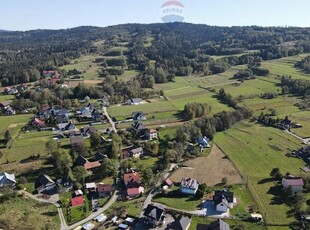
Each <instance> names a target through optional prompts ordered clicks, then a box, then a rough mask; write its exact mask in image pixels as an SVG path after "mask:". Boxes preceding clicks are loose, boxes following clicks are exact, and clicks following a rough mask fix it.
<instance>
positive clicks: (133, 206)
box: [105, 197, 145, 217]
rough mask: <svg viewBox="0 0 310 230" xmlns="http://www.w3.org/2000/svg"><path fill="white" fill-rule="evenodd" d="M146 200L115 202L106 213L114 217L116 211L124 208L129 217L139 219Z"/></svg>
mask: <svg viewBox="0 0 310 230" xmlns="http://www.w3.org/2000/svg"><path fill="white" fill-rule="evenodd" d="M144 199H145V198H144V197H141V198H138V199H134V200H129V201H119V202H115V203H114V204H113V205H112V206H111V207H110V208H109V209H108V210H106V211H105V213H106V215H107V216H108V217H113V216H114V211H115V210H117V209H119V208H121V207H124V208H125V209H126V211H127V215H129V216H134V217H138V216H140V213H141V211H142V208H143V202H144Z"/></svg>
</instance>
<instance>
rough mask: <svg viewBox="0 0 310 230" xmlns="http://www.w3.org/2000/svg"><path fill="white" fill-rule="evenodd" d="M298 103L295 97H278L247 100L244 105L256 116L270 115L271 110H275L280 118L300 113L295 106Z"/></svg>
mask: <svg viewBox="0 0 310 230" xmlns="http://www.w3.org/2000/svg"><path fill="white" fill-rule="evenodd" d="M296 102H298V99H297V98H295V97H291V96H278V97H277V98H274V99H263V98H253V99H245V100H244V101H243V102H242V104H243V105H245V106H247V107H249V108H251V109H252V110H253V111H254V112H255V114H256V115H260V114H261V112H265V113H268V111H269V109H275V110H276V111H277V114H278V115H279V116H281V115H284V116H285V115H290V114H293V113H296V112H299V109H298V108H297V107H296V106H294V104H295V103H296Z"/></svg>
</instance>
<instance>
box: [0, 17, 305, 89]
mask: <svg viewBox="0 0 310 230" xmlns="http://www.w3.org/2000/svg"><path fill="white" fill-rule="evenodd" d="M150 38H152V45H151V46H145V44H146V43H147V42H148V39H150ZM99 40H104V41H105V42H104V44H103V45H102V46H100V47H98V46H96V45H94V42H96V41H99ZM309 40H310V29H309V28H295V27H289V28H283V27H264V28H263V27H256V26H252V27H217V26H207V25H194V24H186V23H184V24H182V25H180V26H179V27H177V29H175V30H171V29H169V27H167V26H166V25H165V24H150V25H143V24H126V25H118V26H110V27H106V28H99V27H78V28H73V29H66V30H33V31H26V32H7V31H1V32H0V84H1V85H2V86H8V85H13V84H20V83H27V82H33V81H36V80H37V79H40V78H41V74H42V70H49V69H57V68H58V67H60V66H63V65H66V64H68V63H70V61H71V60H72V59H75V58H78V57H80V56H81V55H82V54H91V53H98V54H102V55H103V54H106V53H109V55H111V56H115V55H119V53H118V52H117V51H109V50H110V48H112V47H115V46H117V45H118V43H121V42H127V43H128V47H129V50H128V51H126V53H123V55H127V56H128V58H127V61H125V59H117V58H115V59H113V60H110V59H109V60H98V61H103V62H104V63H103V67H104V69H103V71H102V76H103V77H104V76H107V75H109V74H112V75H121V74H122V73H123V67H125V66H127V67H128V69H135V70H139V71H141V73H142V75H141V76H152V78H154V81H155V82H156V83H164V82H167V81H171V80H173V78H174V76H187V75H190V74H192V73H199V74H205V75H209V74H214V73H221V72H224V71H225V70H226V69H227V68H229V67H230V66H234V65H239V64H248V65H249V66H252V69H251V71H252V72H253V73H254V74H255V75H256V74H257V75H260V74H262V75H265V74H266V72H264V70H261V69H257V66H259V64H258V63H260V61H261V60H270V59H276V58H281V57H286V56H290V55H296V54H299V53H303V52H308V51H310V42H309ZM212 55H235V56H229V57H223V58H219V59H213V58H212ZM253 67H256V68H253ZM302 68H303V67H302ZM151 81H152V79H151ZM147 84H149V82H148V83H147Z"/></svg>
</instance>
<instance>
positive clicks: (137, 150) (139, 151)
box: [129, 147, 143, 158]
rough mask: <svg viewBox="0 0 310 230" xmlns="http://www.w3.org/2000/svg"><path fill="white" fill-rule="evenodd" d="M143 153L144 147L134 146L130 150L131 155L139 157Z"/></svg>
mask: <svg viewBox="0 0 310 230" xmlns="http://www.w3.org/2000/svg"><path fill="white" fill-rule="evenodd" d="M141 155H143V148H142V147H138V148H134V149H131V150H130V151H129V156H130V157H134V158H139V157H140V156H141Z"/></svg>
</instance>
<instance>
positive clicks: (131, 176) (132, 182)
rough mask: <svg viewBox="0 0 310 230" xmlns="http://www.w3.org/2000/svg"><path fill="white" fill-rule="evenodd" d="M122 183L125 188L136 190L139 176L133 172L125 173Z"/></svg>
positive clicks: (139, 181)
mask: <svg viewBox="0 0 310 230" xmlns="http://www.w3.org/2000/svg"><path fill="white" fill-rule="evenodd" d="M124 183H125V186H126V187H127V188H138V187H139V186H140V184H141V179H140V175H139V174H138V173H137V172H134V171H132V172H130V173H125V174H124Z"/></svg>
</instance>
